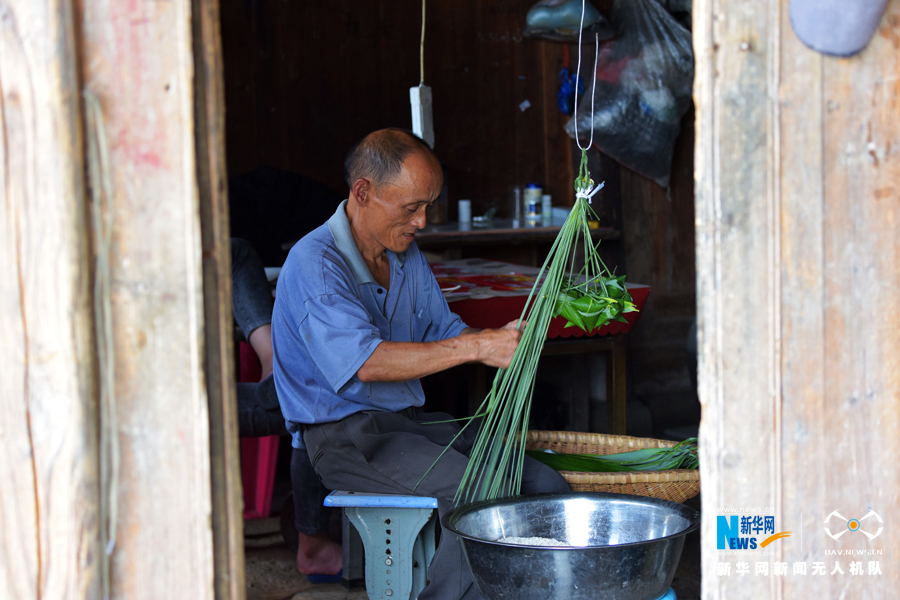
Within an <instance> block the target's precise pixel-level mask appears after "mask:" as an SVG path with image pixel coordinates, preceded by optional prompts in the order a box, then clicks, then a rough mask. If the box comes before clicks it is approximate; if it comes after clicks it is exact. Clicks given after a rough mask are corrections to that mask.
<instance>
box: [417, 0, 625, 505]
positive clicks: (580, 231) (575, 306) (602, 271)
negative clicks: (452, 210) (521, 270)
mask: <svg viewBox="0 0 900 600" xmlns="http://www.w3.org/2000/svg"><path fill="white" fill-rule="evenodd" d="M583 20H584V3H582V23H583ZM580 38H581V34H580V33H579V44H578V45H579V55H578V70H577V71H576V78H577V77H578V73H580V72H581V39H580ZM594 56H595V63H594V72H596V70H597V64H596V57H597V56H599V39H595V54H594ZM595 85H596V82H595ZM593 95H594V94H593V93H592V94H591V96H592V97H593ZM576 110H577V107H576ZM591 112H592V113H593V105H592V107H591ZM576 118H577V113H576ZM575 139H576V142H577V143H578V147H579V148H580V149H581V164H580V167H579V169H578V177H577V178H576V179H575V205H574V206H573V207H572V211H571V212H570V213H569V216H568V218H567V219H566V221H565V223H564V224H563V226H562V228H561V229H560V231H559V234H558V235H557V237H556V240H555V241H554V242H553V246H552V248H551V249H550V253H549V254H548V256H547V260H546V261H544V265H543V267H541V271H540V273H539V275H538V278H537V280H536V282H535V284H534V287H533V288H532V290H531V293H530V294H529V296H528V299H527V300H526V302H525V308H524V310H523V311H522V316H521V319H520V321H519V323H520V324H519V327H520V328H521V327H522V324H523V323H524V324H525V326H524V330H523V331H522V338H521V340H520V341H519V346H518V348H517V349H516V352H515V354H514V355H513V359H512V363H511V364H510V366H509V367H508V368H506V369H500V370H499V371H498V372H497V375H496V377H494V382H493V385H492V386H491V390H490V392H489V393H488V395H487V397H486V398H485V399H484V401H483V402H482V403H481V406H480V407H479V408H478V411H477V412H476V414H475V416H474V417H472V418H471V419H470V420H469V421H468V422H467V423H466V425H465V427H470V426H471V425H472V423H473V422H476V421H475V420H476V419H480V421H481V426H480V429H479V431H478V435H477V437H476V440H475V444H474V445H473V447H472V451H471V453H470V455H469V465H468V468H467V469H466V472H465V475H464V476H463V479H462V481H461V482H460V485H459V488H458V490H457V492H456V497H455V502H456V504H462V503H469V502H475V501H478V500H492V499H496V498H503V497H507V496H517V495H519V492H520V490H521V488H522V467H523V463H524V460H525V449H524V445H525V440H526V437H527V433H528V416H529V414H530V412H531V398H532V393H533V391H534V377H535V374H536V372H537V365H538V360H539V359H540V355H541V349H542V348H543V345H544V340H545V339H546V338H547V330H548V329H549V327H550V320H551V319H553V318H554V317H556V316H562V317H564V318H566V320H567V321H568V323H567V325H566V326H567V327H568V326H577V327H580V328H582V329H584V330H585V331H588V332H590V331H593V330H594V329H597V328H600V327H603V326H604V325H606V324H607V323H609V322H610V321H612V320H625V319H624V317H622V314H623V313H628V312H632V311H635V310H637V309H636V308H635V306H634V303H633V302H632V298H631V295H630V294H629V293H628V291H627V290H626V288H625V279H624V277H615V276H614V275H613V274H612V273H610V271H609V269H607V267H606V265H605V264H604V263H603V261H602V260H601V259H600V256H599V254H598V253H597V247H596V246H595V245H594V243H593V240H592V239H591V231H590V226H589V221H592V220H598V219H597V215H596V213H595V212H594V211H593V209H592V208H591V198H592V197H593V196H594V194H596V193H597V192H598V191H599V190H600V189H601V188H602V187H603V184H602V183H601V184H600V185H596V186H595V185H594V182H593V180H592V179H591V176H590V173H589V172H588V158H587V149H588V148H590V146H591V144H592V143H593V132H592V134H591V140H590V141H589V142H588V144H587V145H586V146H584V147H582V146H581V142H580V141H578V137H577V129H576V138H575ZM579 256H581V257H582V258H583V259H582V260H581V261H579ZM465 427H464V428H463V429H465ZM448 448H449V446H448ZM423 478H424V476H423Z"/></svg>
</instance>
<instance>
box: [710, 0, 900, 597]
mask: <svg viewBox="0 0 900 600" xmlns="http://www.w3.org/2000/svg"><path fill="white" fill-rule="evenodd" d="M788 9H789V2H788V1H787V0H780V1H779V0H767V1H765V2H745V1H741V0H717V1H715V2H713V1H710V0H701V1H698V2H695V3H694V44H695V54H696V57H697V78H696V81H695V90H694V91H695V100H696V103H697V106H698V109H697V115H698V118H697V153H696V177H697V275H698V297H699V344H700V395H701V401H702V403H703V421H702V424H701V430H700V449H701V457H700V468H701V481H702V482H703V492H702V501H703V509H704V516H703V526H702V534H701V536H702V540H703V546H702V550H703V598H704V599H707V600H712V599H720V598H721V599H727V600H741V599H743V598H772V599H782V598H784V599H794V598H866V599H880V598H884V599H887V598H896V597H897V590H898V589H900V570H898V568H897V565H900V528H898V527H897V526H896V525H895V524H894V523H893V521H894V520H895V519H896V516H897V515H898V514H900V479H898V477H897V455H898V451H900V436H898V427H900V294H898V290H900V241H898V239H900V238H898V235H897V233H898V231H900V186H898V182H900V152H898V151H900V87H898V81H900V79H898V73H900V1H898V0H891V1H890V2H889V3H888V6H887V10H886V14H885V15H884V17H883V18H882V20H881V22H880V25H879V27H878V30H877V32H876V33H875V35H874V37H873V39H872V40H871V42H870V44H869V45H868V47H867V48H866V49H865V50H864V51H862V52H861V53H860V54H858V55H855V56H853V57H850V58H835V57H829V56H824V55H822V54H819V53H817V52H815V51H812V50H810V49H809V48H807V47H806V46H805V45H804V44H803V43H802V42H800V41H799V40H798V39H797V37H796V36H795V35H794V32H793V29H792V26H791V22H790V17H789V13H788ZM726 507H745V508H746V507H771V513H772V514H774V516H775V531H791V532H792V535H791V537H790V538H787V539H785V540H781V541H778V542H776V543H775V544H774V545H773V546H771V549H773V550H774V554H773V555H771V556H767V557H765V558H762V559H760V558H757V557H756V555H754V554H752V553H751V554H746V555H745V558H741V557H740V556H734V555H724V556H723V555H721V554H719V553H718V552H717V550H716V544H715V540H716V516H717V514H721V511H722V510H723V509H725V508H726ZM835 510H839V512H840V514H841V515H843V516H844V518H845V519H852V518H857V519H862V518H863V517H864V516H865V515H867V514H868V512H869V511H870V510H872V511H875V512H876V513H877V514H879V515H880V516H881V518H882V519H883V526H884V529H883V531H882V533H881V534H880V535H879V537H877V538H875V539H873V540H871V541H869V540H868V539H867V538H866V537H865V536H863V535H861V534H859V533H858V532H852V531H851V532H848V533H847V534H845V535H843V536H842V537H841V538H840V539H839V540H834V539H832V538H831V537H829V536H828V535H827V534H826V532H825V521H826V519H827V518H828V517H829V515H830V514H831V513H832V511H835ZM841 526H842V523H841V520H840V519H835V520H832V521H831V527H832V529H831V531H833V532H837V531H839V530H840V527H841ZM844 526H845V527H846V521H844ZM862 529H865V530H868V531H870V533H873V534H874V533H875V532H876V531H877V529H878V523H876V522H875V519H874V518H870V519H869V520H866V521H863V527H862ZM836 551H843V552H848V551H849V552H854V551H864V552H865V551H873V552H876V553H875V554H866V555H854V556H853V557H849V556H847V555H846V554H845V555H834V554H828V553H829V552H836ZM740 560H747V561H749V566H750V568H751V573H750V574H749V575H743V576H742V575H738V574H736V572H735V569H736V563H737V562H738V561H740ZM757 560H764V561H766V562H768V563H771V564H774V563H775V562H784V563H786V564H787V565H788V568H789V571H788V573H787V575H784V576H776V575H773V574H770V575H769V576H767V577H764V576H756V575H755V564H754V563H755V561H757ZM851 561H859V563H860V566H861V567H862V569H863V573H861V574H853V571H852V566H851ZM725 562H728V563H730V564H731V567H730V568H731V574H730V576H726V575H724V574H720V573H719V569H718V565H719V563H725ZM814 562H821V563H823V567H824V569H825V573H824V574H821V575H820V574H815V573H813V572H812V569H813V566H814V564H813V563H814ZM873 562H877V563H878V566H879V570H880V572H881V573H880V574H878V573H870V571H869V568H870V567H871V566H872V565H870V563H873ZM795 563H805V564H806V567H807V574H806V575H805V576H803V575H794V574H793V565H794V564H795ZM771 564H770V569H771V568H772V567H771ZM835 564H837V565H838V566H839V567H840V568H841V571H842V572H843V573H838V572H836V571H835ZM770 573H771V571H770Z"/></svg>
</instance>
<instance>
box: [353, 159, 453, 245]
mask: <svg viewBox="0 0 900 600" xmlns="http://www.w3.org/2000/svg"><path fill="white" fill-rule="evenodd" d="M439 168H440V167H439V165H437V164H436V163H435V162H434V161H433V160H431V159H430V158H429V157H426V156H423V155H420V154H411V155H409V156H408V157H407V158H406V160H405V161H403V168H402V169H401V171H400V174H399V175H397V177H396V178H394V180H393V181H391V182H386V183H382V184H381V185H378V186H372V187H370V189H369V192H368V193H369V202H368V205H369V209H368V210H367V211H366V212H367V215H366V229H367V230H368V233H369V235H370V236H371V237H372V238H373V239H374V240H375V241H376V242H378V244H380V245H381V246H384V247H385V248H387V249H388V250H391V251H393V252H397V253H399V252H406V250H407V249H408V248H409V246H410V244H412V242H413V240H414V239H415V235H416V232H417V231H418V230H419V229H422V228H424V227H425V209H426V208H427V207H428V206H429V205H430V204H431V203H432V202H434V200H435V199H436V198H437V197H438V195H439V194H440V192H441V185H442V184H443V181H442V175H441V172H440V170H439Z"/></svg>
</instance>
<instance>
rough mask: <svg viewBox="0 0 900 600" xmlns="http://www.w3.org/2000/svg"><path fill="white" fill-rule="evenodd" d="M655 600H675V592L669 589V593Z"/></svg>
mask: <svg viewBox="0 0 900 600" xmlns="http://www.w3.org/2000/svg"><path fill="white" fill-rule="evenodd" d="M656 600H676V598H675V590H673V589H672V588H669V591H668V592H666V593H665V594H663V595H662V596H660V597H659V598H657V599H656Z"/></svg>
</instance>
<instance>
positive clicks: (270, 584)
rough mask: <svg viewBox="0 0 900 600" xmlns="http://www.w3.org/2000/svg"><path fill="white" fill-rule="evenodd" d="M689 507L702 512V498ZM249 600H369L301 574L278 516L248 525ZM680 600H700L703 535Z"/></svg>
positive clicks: (685, 561)
mask: <svg viewBox="0 0 900 600" xmlns="http://www.w3.org/2000/svg"><path fill="white" fill-rule="evenodd" d="M685 504H687V505H688V506H690V507H692V508H694V509H697V510H700V497H699V496H698V497H695V498H692V499H690V500H688V501H687V502H686V503H685ZM244 540H245V541H244V551H245V553H246V564H247V567H246V578H247V600H367V599H368V595H367V594H366V592H365V590H364V589H360V590H353V591H347V590H345V589H344V588H343V587H342V586H341V584H339V583H333V584H316V585H314V584H311V583H309V582H308V581H307V580H306V577H304V576H303V575H301V574H300V573H299V572H298V571H297V567H296V564H295V557H294V555H293V554H292V553H291V552H290V551H289V550H288V548H287V546H286V545H285V542H284V539H283V537H282V535H281V532H280V527H279V520H278V518H277V517H274V518H270V519H262V520H258V521H246V522H245V524H244ZM672 588H673V589H674V590H675V595H676V596H677V598H678V600H697V599H699V598H700V532H699V531H696V532H694V533H691V534H689V535H688V536H687V537H686V539H685V543H684V550H683V551H682V554H681V561H680V562H679V563H678V570H677V571H676V572H675V578H674V580H673V581H672Z"/></svg>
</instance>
